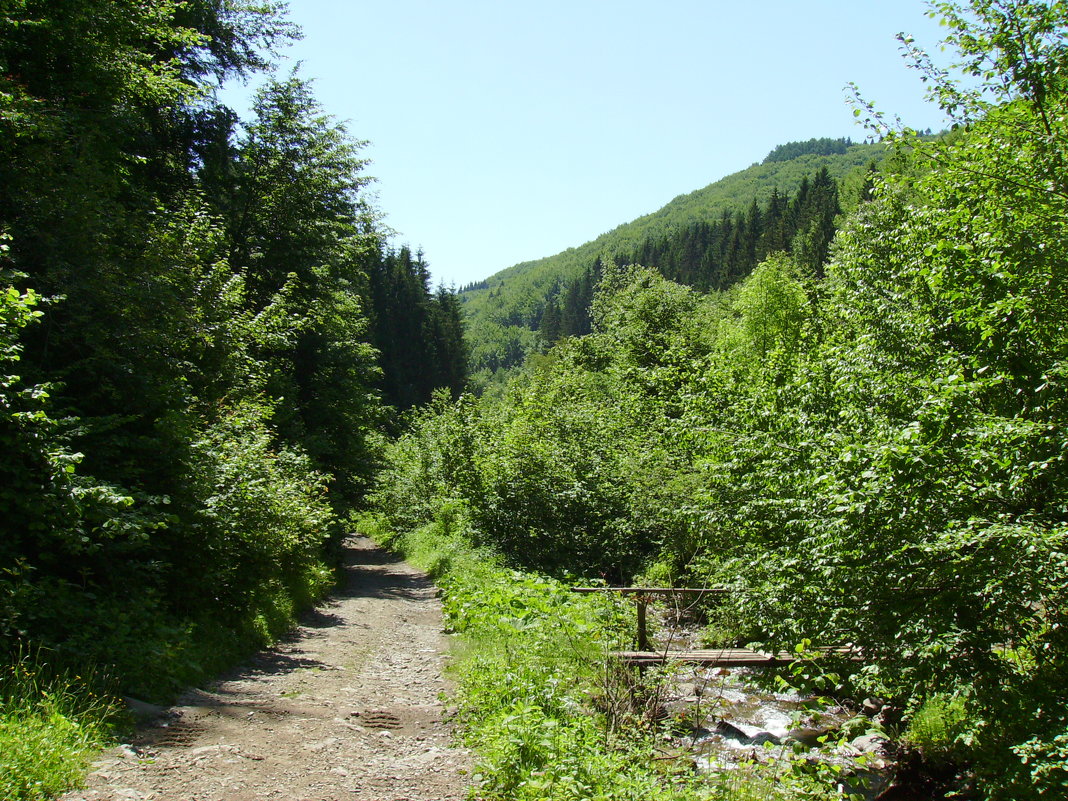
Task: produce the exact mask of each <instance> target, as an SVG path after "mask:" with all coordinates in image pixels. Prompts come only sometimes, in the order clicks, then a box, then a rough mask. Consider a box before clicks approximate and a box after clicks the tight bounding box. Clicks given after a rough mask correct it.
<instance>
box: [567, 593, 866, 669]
mask: <svg viewBox="0 0 1068 801" xmlns="http://www.w3.org/2000/svg"><path fill="white" fill-rule="evenodd" d="M571 589H572V590H573V591H574V592H582V593H591V592H605V593H615V594H618V595H624V596H630V597H632V598H633V599H634V601H635V602H636V604H637V617H638V620H637V636H636V637H635V641H636V646H637V649H636V650H634V651H613V652H612V656H613V657H615V658H616V659H619V660H621V661H622V662H623V663H625V664H628V665H636V666H638V667H639V668H645V667H649V666H651V665H663V664H666V663H669V662H681V663H684V664H689V665H702V666H704V667H776V666H782V665H789V664H791V663H793V662H796V661H797V660H798V659H801V658H803V657H804V656H811V655H813V654H815V655H819V656H824V655H826V656H831V655H833V656H838V657H845V658H847V659H851V660H853V661H859V660H860V654H859V653H858V652H857V650H856V649H854V648H852V647H849V646H841V647H833V648H815V649H813V650H812V651H810V652H806V653H805V654H798V653H794V652H791V651H778V652H776V653H768V652H765V651H753V650H751V649H749V648H711V649H701V650H688V651H687V650H671V649H663V650H659V651H657V650H653V649H652V648H650V646H649V630H648V623H647V619H646V615H647V609H648V605H649V602H650V601H651V600H652V599H653V598H655V597H656V596H683V597H691V598H694V599H696V598H700V597H703V596H706V595H724V594H727V593H730V592H736V590H733V589H731V588H729V587H695V588H687V587H572V588H571Z"/></svg>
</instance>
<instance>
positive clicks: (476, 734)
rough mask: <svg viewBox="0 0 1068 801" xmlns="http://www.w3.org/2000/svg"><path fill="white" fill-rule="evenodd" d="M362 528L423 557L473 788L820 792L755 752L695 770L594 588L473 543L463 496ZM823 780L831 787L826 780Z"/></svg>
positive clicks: (712, 795) (479, 795) (570, 792)
mask: <svg viewBox="0 0 1068 801" xmlns="http://www.w3.org/2000/svg"><path fill="white" fill-rule="evenodd" d="M359 528H360V530H361V531H362V532H363V533H365V534H367V535H369V536H371V537H373V538H374V539H376V540H377V541H378V542H379V543H381V544H384V545H386V546H388V547H391V548H393V549H395V550H398V551H400V552H401V553H403V554H404V556H405V557H406V558H407V559H408V560H409V561H411V562H412V563H413V564H415V565H417V566H418V567H420V568H422V569H424V570H427V571H428V572H429V573H431V575H432V576H433V577H434V578H435V580H436V582H437V583H438V585H439V586H440V587H441V588H442V589H443V604H444V611H445V616H446V622H447V625H448V627H449V628H450V630H451V631H452V632H453V633H455V634H457V635H458V637H457V639H458V647H457V649H456V654H455V658H454V660H453V665H452V669H453V671H454V673H455V676H456V679H457V682H458V695H459V720H460V723H461V729H462V735H461V736H462V738H463V740H464V743H465V744H466V745H467V746H469V747H471V748H472V749H473V750H474V751H475V752H476V753H477V754H478V767H477V773H476V775H475V786H474V788H473V789H472V791H471V793H472V798H473V799H478V800H479V801H505V800H506V799H507V800H508V801H578V800H579V799H596V800H599V801H758V800H760V801H786V799H797V798H818V797H821V796H823V795H824V792H823V790H822V789H820V788H813V787H811V786H809V787H807V788H802V787H800V786H799V785H797V784H796V783H795V782H794V781H792V780H791V779H790V777H788V776H786V777H784V776H783V775H782V774H781V773H780V774H777V775H775V776H771V775H762V774H761V773H760V771H759V769H758V767H757V766H755V765H754V766H753V767H752V769H746V768H744V767H743V768H741V769H739V770H735V771H729V772H723V773H721V774H718V775H717V774H709V773H698V772H697V771H696V770H695V769H694V766H693V763H692V761H689V760H686V759H685V758H680V757H679V755H678V754H671V753H669V752H668V751H667V750H666V749H664V748H663V745H664V743H665V740H664V739H663V738H662V737H661V736H660V735H661V734H662V732H661V731H660V730H659V729H658V725H657V724H656V723H655V722H653V718H652V716H649V715H647V714H645V712H646V711H647V710H645V709H643V708H642V704H643V702H644V699H643V697H642V693H643V689H642V687H641V686H640V684H636V683H635V681H634V679H633V677H630V676H629V672H628V671H627V670H625V669H619V668H615V669H613V668H612V667H611V665H612V664H613V663H612V661H611V660H609V659H608V658H607V652H608V651H609V650H610V649H611V648H615V647H619V645H620V644H621V643H622V638H623V637H625V636H626V634H625V633H624V632H625V631H627V630H629V628H628V624H626V623H625V621H624V620H623V619H622V618H621V615H620V609H619V607H618V606H616V605H615V604H614V603H613V602H612V601H611V600H609V599H607V598H605V597H601V596H599V595H579V594H576V593H573V592H571V591H570V589H569V587H568V585H567V584H565V583H563V582H561V581H559V580H556V579H552V578H548V577H545V576H541V575H537V574H533V573H527V572H521V571H517V570H514V569H510V568H508V567H507V566H505V565H504V564H503V563H502V561H501V560H500V559H499V558H498V557H497V556H496V555H495V554H494V553H493V552H491V551H489V550H486V549H484V548H476V547H474V546H473V545H472V544H471V542H470V539H469V537H468V536H467V534H466V531H467V529H466V518H465V515H464V513H463V510H462V508H456V507H445V508H443V509H442V510H439V512H438V514H437V515H436V517H435V519H434V521H433V522H432V523H430V524H428V525H425V526H422V527H420V528H417V529H415V530H413V531H409V532H405V533H399V534H398V533H397V532H394V531H391V530H390V529H389V528H388V526H387V525H386V524H384V523H383V522H382V520H381V519H379V518H375V517H372V516H368V517H365V518H364V519H362V520H361V521H360V523H359ZM828 790H830V788H828Z"/></svg>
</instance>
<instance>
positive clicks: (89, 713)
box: [0, 656, 115, 801]
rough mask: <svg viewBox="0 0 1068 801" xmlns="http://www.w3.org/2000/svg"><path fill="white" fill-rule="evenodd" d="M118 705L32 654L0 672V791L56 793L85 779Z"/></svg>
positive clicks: (28, 797)
mask: <svg viewBox="0 0 1068 801" xmlns="http://www.w3.org/2000/svg"><path fill="white" fill-rule="evenodd" d="M114 715H115V710H114V708H113V707H111V706H110V704H109V703H108V702H107V701H105V700H103V699H100V698H98V697H96V696H95V695H93V692H92V690H91V689H90V688H89V687H87V686H86V685H85V684H84V683H83V682H81V681H80V680H79V679H72V678H66V677H62V676H59V677H56V676H52V677H49V676H48V675H47V674H46V673H44V672H43V671H42V668H41V667H40V666H39V665H38V664H37V663H36V662H34V661H33V660H31V659H29V658H28V657H25V656H22V657H21V658H18V659H16V660H15V661H14V662H12V663H10V664H7V665H5V667H4V670H3V673H0V794H2V795H3V797H4V798H6V799H10V801H44V799H49V798H55V797H56V796H57V795H59V794H61V793H62V792H64V791H65V790H67V789H69V788H70V787H73V786H76V785H77V784H78V782H79V781H80V779H81V776H82V772H83V771H84V769H85V766H86V765H87V764H88V763H89V760H90V758H91V757H92V755H93V754H94V753H95V751H96V749H97V748H99V747H100V746H101V745H102V744H103V743H104V742H105V740H106V739H107V737H108V734H109V723H110V720H111V719H112V718H113V717H114Z"/></svg>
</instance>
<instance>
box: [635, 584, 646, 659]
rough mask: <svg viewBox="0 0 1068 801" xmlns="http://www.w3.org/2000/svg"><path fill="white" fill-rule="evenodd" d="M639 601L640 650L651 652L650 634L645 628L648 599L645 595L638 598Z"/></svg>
mask: <svg viewBox="0 0 1068 801" xmlns="http://www.w3.org/2000/svg"><path fill="white" fill-rule="evenodd" d="M636 600H637V601H638V650H639V651H648V650H649V632H648V630H647V629H646V626H645V606H646V604H647V603H648V599H647V598H646V597H645V596H643V595H638V596H636Z"/></svg>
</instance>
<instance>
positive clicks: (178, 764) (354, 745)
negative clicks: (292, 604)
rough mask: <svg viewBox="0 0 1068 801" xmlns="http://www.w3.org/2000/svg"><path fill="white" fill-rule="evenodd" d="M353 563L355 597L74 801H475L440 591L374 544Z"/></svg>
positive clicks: (147, 732) (186, 706) (107, 770)
mask: <svg viewBox="0 0 1068 801" xmlns="http://www.w3.org/2000/svg"><path fill="white" fill-rule="evenodd" d="M347 555H348V558H347V565H346V572H347V577H348V578H347V582H346V586H345V587H344V588H343V589H342V590H340V591H339V592H338V593H337V594H336V595H335V596H333V598H332V599H331V600H330V601H328V602H327V603H326V604H325V605H323V606H321V607H320V608H319V609H317V610H315V611H314V612H313V613H311V614H309V615H308V616H306V617H305V619H304V620H303V624H302V625H301V626H300V627H299V628H298V629H297V630H296V631H294V632H293V633H292V634H291V635H290V636H289V637H287V638H286V639H285V640H284V641H283V642H281V643H280V644H279V645H278V647H276V648H274V649H272V650H270V651H265V652H262V653H260V654H257V655H256V656H255V657H254V658H252V659H251V660H249V662H247V663H246V664H245V665H243V666H241V667H240V668H238V669H237V670H235V671H234V672H232V673H231V674H229V675H227V676H224V677H222V678H221V679H220V680H219V681H217V682H215V683H213V684H211V685H210V686H208V687H206V688H204V689H196V690H191V691H190V692H188V693H186V694H185V695H184V696H182V698H181V699H180V700H179V702H178V705H177V706H175V707H173V708H172V709H170V710H167V711H166V712H165V713H164V714H163V715H162V716H160V717H159V718H158V720H157V721H156V722H155V723H154V724H152V725H150V726H146V727H144V728H142V729H140V730H139V731H138V733H137V735H136V737H135V738H134V740H133V742H132V743H130V744H128V745H124V746H120V747H118V748H115V749H112V750H110V751H108V752H107V753H105V754H104V755H103V757H102V758H101V759H100V760H99V761H98V762H97V764H96V765H95V766H94V769H93V772H92V773H91V774H90V776H89V780H88V786H87V788H86V789H84V790H80V791H77V792H73V793H69V794H67V795H66V796H65V797H64V801H119V800H120V799H121V800H122V801H130V800H133V799H138V800H142V799H143V800H144V801H148V800H149V799H152V800H153V801H260V799H274V798H277V799H287V801H342V800H344V801H452V800H454V799H455V800H458V799H463V798H465V797H466V786H467V784H468V780H469V779H468V771H469V770H470V762H471V760H470V755H469V754H467V753H466V752H465V751H464V750H462V749H459V748H456V747H455V746H454V744H453V741H452V734H453V733H452V731H451V727H450V724H449V723H448V721H447V720H446V719H445V707H444V703H443V701H442V700H441V697H440V696H441V694H442V692H443V691H444V690H445V689H446V684H445V680H444V679H443V677H442V665H443V661H444V654H445V650H446V648H447V638H446V637H445V635H444V634H442V621H441V607H440V604H439V602H438V601H437V599H436V592H435V589H434V586H433V585H432V584H431V583H430V581H429V580H428V579H427V578H426V577H425V576H424V575H422V574H421V573H419V572H418V571H417V570H415V569H414V568H412V567H411V566H409V565H407V564H406V563H404V562H402V561H400V560H398V559H397V558H396V557H393V556H391V555H389V554H387V553H385V552H384V551H382V550H380V549H378V548H376V547H375V546H374V544H373V543H371V542H370V541H369V540H366V539H363V538H353V539H352V540H351V541H349V542H348V543H347Z"/></svg>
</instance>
